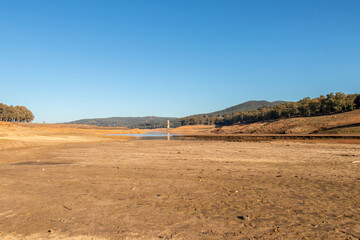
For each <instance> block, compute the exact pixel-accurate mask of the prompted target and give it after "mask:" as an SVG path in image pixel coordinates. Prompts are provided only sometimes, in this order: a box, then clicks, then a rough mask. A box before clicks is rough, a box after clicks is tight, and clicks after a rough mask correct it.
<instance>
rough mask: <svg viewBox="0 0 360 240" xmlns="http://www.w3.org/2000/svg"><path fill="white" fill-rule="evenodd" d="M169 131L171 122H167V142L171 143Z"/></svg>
mask: <svg viewBox="0 0 360 240" xmlns="http://www.w3.org/2000/svg"><path fill="white" fill-rule="evenodd" d="M169 130H170V120H167V130H166V131H167V140H168V141H170V133H169Z"/></svg>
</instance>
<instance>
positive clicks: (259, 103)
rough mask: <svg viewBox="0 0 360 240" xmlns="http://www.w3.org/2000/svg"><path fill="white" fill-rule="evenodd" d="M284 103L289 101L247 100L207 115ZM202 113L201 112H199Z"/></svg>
mask: <svg viewBox="0 0 360 240" xmlns="http://www.w3.org/2000/svg"><path fill="white" fill-rule="evenodd" d="M283 103H287V102H286V101H274V102H268V101H265V100H261V101H255V100H253V101H247V102H244V103H240V104H238V105H235V106H232V107H229V108H225V109H223V110H220V111H216V112H212V113H207V114H206V115H208V116H218V115H225V114H230V113H234V112H242V111H249V110H256V109H258V108H261V107H270V106H276V105H279V104H283ZM198 115H201V114H198ZM195 116H197V115H195Z"/></svg>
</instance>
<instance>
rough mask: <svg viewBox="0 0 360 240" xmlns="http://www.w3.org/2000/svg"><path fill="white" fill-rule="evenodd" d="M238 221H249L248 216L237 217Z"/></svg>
mask: <svg viewBox="0 0 360 240" xmlns="http://www.w3.org/2000/svg"><path fill="white" fill-rule="evenodd" d="M237 218H238V219H241V220H246V221H249V220H250V216H248V215H241V216H237Z"/></svg>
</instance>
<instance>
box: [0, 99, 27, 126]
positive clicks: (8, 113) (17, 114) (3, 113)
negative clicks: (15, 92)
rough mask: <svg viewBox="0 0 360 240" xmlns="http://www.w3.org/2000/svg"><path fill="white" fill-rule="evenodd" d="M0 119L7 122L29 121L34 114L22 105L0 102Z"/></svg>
mask: <svg viewBox="0 0 360 240" xmlns="http://www.w3.org/2000/svg"><path fill="white" fill-rule="evenodd" d="M0 120H1V121H7V122H31V121H32V120H34V114H33V113H32V112H31V111H30V110H29V109H27V108H26V107H24V106H13V105H10V106H8V105H6V104H3V103H0Z"/></svg>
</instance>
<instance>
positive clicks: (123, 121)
mask: <svg viewBox="0 0 360 240" xmlns="http://www.w3.org/2000/svg"><path fill="white" fill-rule="evenodd" d="M283 103H286V101H273V102H269V101H266V100H251V101H246V102H243V103H240V104H237V105H234V106H231V107H228V108H225V109H222V110H219V111H215V112H211V113H204V114H196V115H191V116H186V117H182V118H175V117H157V116H145V117H108V118H88V119H79V120H75V121H71V122H67V124H85V125H96V126H104V127H128V128H148V129H152V128H164V127H166V126H167V120H170V123H171V127H179V126H181V125H183V124H182V123H181V120H182V119H186V118H194V117H195V118H197V117H201V116H204V115H207V116H219V115H224V114H231V113H233V112H241V111H248V110H255V109H257V108H259V107H265V106H274V105H278V104H283Z"/></svg>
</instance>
